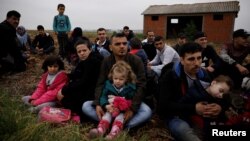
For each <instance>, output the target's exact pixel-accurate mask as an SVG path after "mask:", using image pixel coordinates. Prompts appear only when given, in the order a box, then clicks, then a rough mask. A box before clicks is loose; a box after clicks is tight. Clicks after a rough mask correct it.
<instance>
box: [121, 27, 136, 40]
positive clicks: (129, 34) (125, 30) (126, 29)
mask: <svg viewBox="0 0 250 141" xmlns="http://www.w3.org/2000/svg"><path fill="white" fill-rule="evenodd" d="M122 32H123V34H124V35H125V36H126V38H127V40H128V41H130V39H132V38H133V37H135V34H134V32H133V30H130V29H129V27H128V26H124V27H123V31H122Z"/></svg>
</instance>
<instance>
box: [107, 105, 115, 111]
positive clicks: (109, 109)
mask: <svg viewBox="0 0 250 141" xmlns="http://www.w3.org/2000/svg"><path fill="white" fill-rule="evenodd" d="M106 110H107V111H108V112H110V113H112V112H113V111H114V107H113V105H112V104H108V105H106Z"/></svg>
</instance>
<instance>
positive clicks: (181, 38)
mask: <svg viewBox="0 0 250 141" xmlns="http://www.w3.org/2000/svg"><path fill="white" fill-rule="evenodd" d="M186 42H187V36H186V35H185V34H184V33H179V34H178V38H177V44H176V45H175V46H173V48H174V49H175V50H176V52H177V53H178V54H179V52H180V49H181V46H182V45H183V44H185V43H186Z"/></svg>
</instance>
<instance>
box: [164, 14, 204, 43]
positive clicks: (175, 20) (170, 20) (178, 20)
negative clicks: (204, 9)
mask: <svg viewBox="0 0 250 141" xmlns="http://www.w3.org/2000/svg"><path fill="white" fill-rule="evenodd" d="M202 20H203V17H202V16H168V17H167V27H166V29H167V31H166V32H167V34H166V39H172V38H176V37H177V35H178V34H179V33H180V32H183V29H185V28H186V27H187V24H190V23H192V22H193V23H194V25H195V26H196V29H197V30H199V31H201V30H202Z"/></svg>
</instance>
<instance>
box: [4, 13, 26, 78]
mask: <svg viewBox="0 0 250 141" xmlns="http://www.w3.org/2000/svg"><path fill="white" fill-rule="evenodd" d="M20 17H21V14H20V13H19V12H17V11H15V10H12V11H9V12H8V13H7V17H6V20H5V21H3V22H2V23H1V24H0V43H1V45H0V75H2V74H4V73H6V72H12V73H15V72H22V71H25V70H26V64H25V61H26V60H25V59H24V58H23V56H22V53H21V50H20V49H19V48H18V39H17V36H16V28H17V26H18V24H19V20H20Z"/></svg>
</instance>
